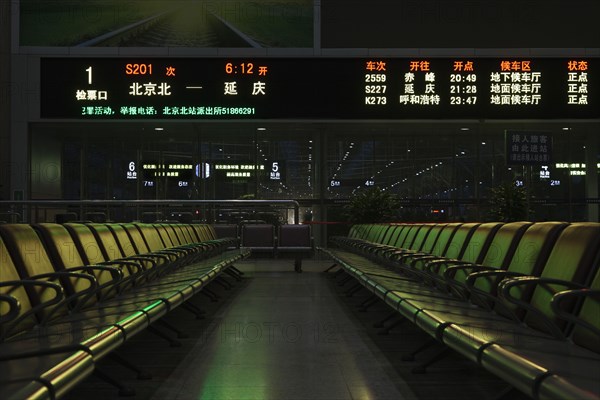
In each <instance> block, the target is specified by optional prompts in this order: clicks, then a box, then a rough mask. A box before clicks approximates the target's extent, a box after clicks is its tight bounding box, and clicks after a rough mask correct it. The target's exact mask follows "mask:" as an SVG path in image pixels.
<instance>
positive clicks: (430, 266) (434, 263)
mask: <svg viewBox="0 0 600 400" xmlns="http://www.w3.org/2000/svg"><path fill="white" fill-rule="evenodd" d="M442 265H475V264H473V263H468V262H465V261H460V260H456V259H454V258H437V259H435V260H431V261H428V262H426V263H425V265H424V266H423V270H424V271H426V272H429V273H430V274H435V275H439V272H440V268H441V267H442ZM434 269H435V270H434Z"/></svg>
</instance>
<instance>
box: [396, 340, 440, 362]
mask: <svg viewBox="0 0 600 400" xmlns="http://www.w3.org/2000/svg"><path fill="white" fill-rule="evenodd" d="M436 343H437V341H436V340H435V339H434V338H429V339H427V341H426V342H425V343H423V344H422V345H421V346H419V347H418V348H417V349H416V350H414V351H413V352H411V353H409V354H405V355H403V356H402V361H414V360H415V357H416V355H417V354H419V353H420V352H422V351H424V350H427V349H428V348H430V347H431V346H433V345H434V344H436Z"/></svg>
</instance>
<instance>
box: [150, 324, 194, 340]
mask: <svg viewBox="0 0 600 400" xmlns="http://www.w3.org/2000/svg"><path fill="white" fill-rule="evenodd" d="M156 322H157V323H158V324H160V325H161V326H162V327H164V328H166V329H168V330H170V331H171V332H173V333H175V334H176V335H177V338H179V339H185V338H188V337H190V335H188V334H187V333H185V332H183V331H181V330H180V329H178V328H177V327H176V326H175V325H172V324H170V323H168V322H167V321H165V320H164V319H159V320H158V321H156Z"/></svg>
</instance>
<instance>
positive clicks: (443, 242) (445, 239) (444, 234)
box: [424, 222, 462, 257]
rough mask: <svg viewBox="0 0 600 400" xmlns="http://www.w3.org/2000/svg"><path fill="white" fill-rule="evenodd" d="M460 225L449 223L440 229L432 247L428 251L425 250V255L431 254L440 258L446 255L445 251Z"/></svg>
mask: <svg viewBox="0 0 600 400" xmlns="http://www.w3.org/2000/svg"><path fill="white" fill-rule="evenodd" d="M461 225H462V223H458V222H456V223H450V224H448V225H446V226H444V228H443V229H442V231H441V232H440V234H439V235H438V237H437V239H436V241H435V243H434V244H433V247H432V248H431V249H430V250H425V249H424V251H426V252H427V253H429V254H432V255H434V256H438V257H439V256H441V255H443V254H445V253H446V249H447V248H448V246H449V245H450V243H451V242H452V238H453V237H454V234H455V233H456V230H457V229H458V228H459V227H460V226H461Z"/></svg>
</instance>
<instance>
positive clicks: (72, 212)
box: [0, 200, 300, 224]
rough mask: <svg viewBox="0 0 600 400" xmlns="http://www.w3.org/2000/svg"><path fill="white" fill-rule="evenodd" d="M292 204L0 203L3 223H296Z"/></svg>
mask: <svg viewBox="0 0 600 400" xmlns="http://www.w3.org/2000/svg"><path fill="white" fill-rule="evenodd" d="M299 210H300V205H299V204H298V202H297V201H295V200H21V201H0V221H4V222H13V223H14V222H25V223H41V222H68V221H91V222H105V221H114V222H130V221H142V222H155V221H173V222H175V221H177V222H203V223H242V222H244V221H255V222H257V221H263V222H267V223H274V224H280V223H294V224H297V223H299V222H300V221H299V214H300V211H299Z"/></svg>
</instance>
